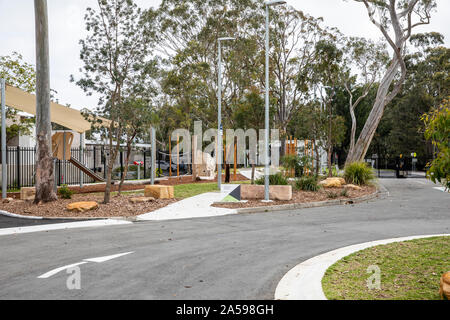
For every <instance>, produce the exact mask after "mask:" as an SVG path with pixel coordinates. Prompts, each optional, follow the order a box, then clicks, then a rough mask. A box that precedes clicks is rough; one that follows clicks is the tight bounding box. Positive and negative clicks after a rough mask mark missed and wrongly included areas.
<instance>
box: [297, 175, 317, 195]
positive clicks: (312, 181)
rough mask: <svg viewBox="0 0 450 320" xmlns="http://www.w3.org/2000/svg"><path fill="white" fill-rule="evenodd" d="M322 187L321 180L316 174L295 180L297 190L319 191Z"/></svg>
mask: <svg viewBox="0 0 450 320" xmlns="http://www.w3.org/2000/svg"><path fill="white" fill-rule="evenodd" d="M320 188H321V186H320V185H319V181H318V179H317V177H315V176H311V177H302V178H300V179H298V180H297V181H295V189H297V190H302V191H312V192H317V191H319V190H320Z"/></svg>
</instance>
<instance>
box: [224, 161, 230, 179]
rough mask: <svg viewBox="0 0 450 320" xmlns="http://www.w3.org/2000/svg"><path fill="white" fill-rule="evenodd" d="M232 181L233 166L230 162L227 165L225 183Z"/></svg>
mask: <svg viewBox="0 0 450 320" xmlns="http://www.w3.org/2000/svg"><path fill="white" fill-rule="evenodd" d="M230 182H231V166H230V165H229V164H226V165H225V183H230Z"/></svg>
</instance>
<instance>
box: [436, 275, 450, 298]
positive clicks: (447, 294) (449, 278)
mask: <svg viewBox="0 0 450 320" xmlns="http://www.w3.org/2000/svg"><path fill="white" fill-rule="evenodd" d="M439 293H440V295H441V299H442V300H445V299H447V300H450V272H447V273H446V274H444V275H443V276H442V278H441V288H440V290H439Z"/></svg>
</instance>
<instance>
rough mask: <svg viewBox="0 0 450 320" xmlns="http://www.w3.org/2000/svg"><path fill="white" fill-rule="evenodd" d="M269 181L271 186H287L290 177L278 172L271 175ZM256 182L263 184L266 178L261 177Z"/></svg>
mask: <svg viewBox="0 0 450 320" xmlns="http://www.w3.org/2000/svg"><path fill="white" fill-rule="evenodd" d="M269 183H270V185H271V186H287V185H289V181H288V179H287V178H286V177H285V176H284V175H283V174H282V173H277V174H273V175H271V176H270V177H269ZM255 184H257V185H260V186H263V185H264V184H265V178H264V177H261V178H260V179H258V180H256V181H255Z"/></svg>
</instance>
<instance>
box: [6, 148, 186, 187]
mask: <svg viewBox="0 0 450 320" xmlns="http://www.w3.org/2000/svg"><path fill="white" fill-rule="evenodd" d="M0 153H1V152H0ZM81 154H83V159H81V157H80V156H81ZM167 154H168V153H167V152H162V151H158V152H157V158H156V168H155V170H156V169H157V170H158V174H162V175H163V176H168V175H169V168H168V165H167V163H166V162H168V161H169V160H168V156H164V155H167ZM71 155H72V157H73V158H74V159H76V160H78V161H80V162H82V163H83V164H84V165H85V166H86V167H87V168H88V169H89V170H91V171H93V172H94V173H96V174H97V175H99V176H100V177H103V178H106V171H107V167H106V166H107V157H108V155H109V153H108V149H107V148H106V147H103V146H95V147H94V146H90V147H87V148H84V149H83V153H82V152H81V150H80V149H79V148H72V149H71ZM151 157H152V153H151V150H145V149H135V150H133V151H132V153H131V157H130V159H129V165H130V170H129V172H128V174H127V176H126V177H125V179H126V180H137V179H138V178H140V179H150V176H151V164H152V159H151ZM6 159H7V160H6V163H7V175H8V181H7V186H8V191H10V192H11V191H18V190H20V189H21V188H23V187H33V186H34V185H35V172H36V148H24V147H8V148H7V155H6ZM172 160H173V161H174V162H175V165H176V158H175V157H174V158H173V159H172ZM125 161H126V153H125V152H124V151H121V152H120V154H119V155H118V157H117V159H116V162H115V163H114V166H113V179H115V180H120V179H121V178H122V175H123V173H124V169H125ZM134 162H139V163H140V162H143V166H141V167H140V169H139V170H138V169H137V167H136V166H133V164H134ZM0 163H1V157H0ZM180 166H181V168H180V172H181V174H186V173H188V172H189V167H188V166H186V165H183V164H181V165H180ZM1 170H2V167H1V166H0V172H1ZM138 171H139V173H140V175H139V174H138ZM172 172H173V175H176V170H172ZM81 180H82V181H81ZM0 181H1V174H0ZM55 182H56V184H57V185H58V186H61V185H65V184H67V185H79V184H80V183H81V182H83V183H84V184H88V183H93V182H95V181H94V179H92V178H91V177H89V176H88V175H86V174H85V173H82V172H81V171H80V170H79V169H78V168H77V167H76V166H74V165H73V164H72V163H71V162H70V161H69V159H67V160H66V161H62V160H56V161H55ZM0 189H1V184H0Z"/></svg>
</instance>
